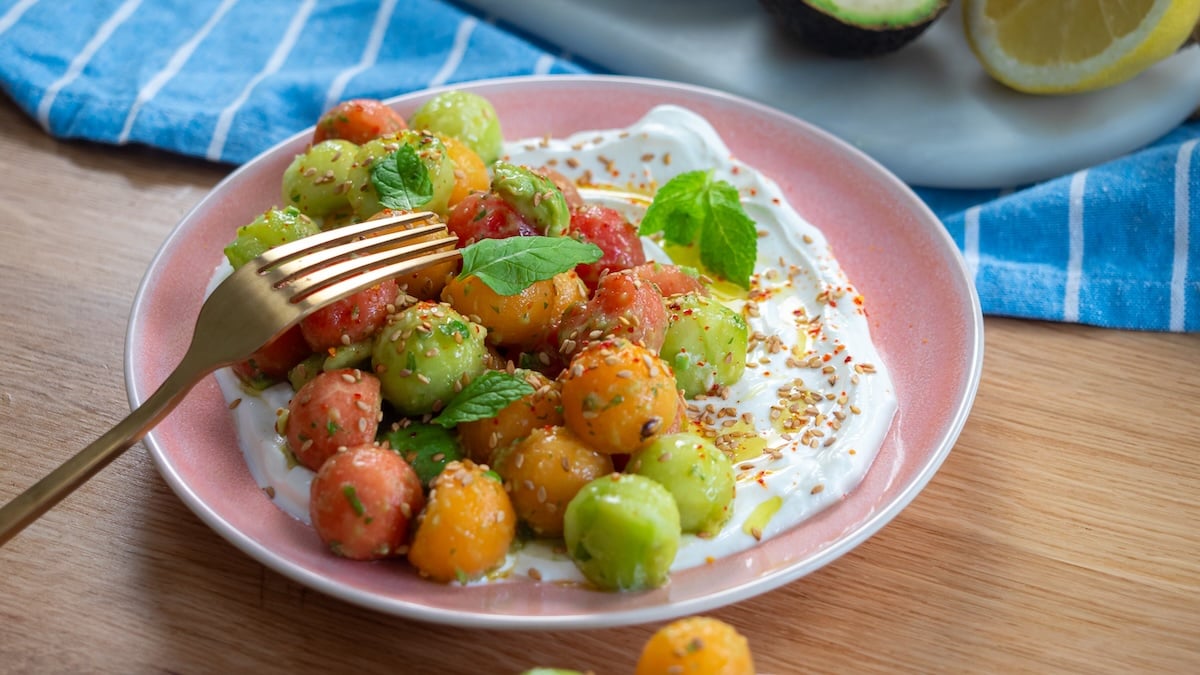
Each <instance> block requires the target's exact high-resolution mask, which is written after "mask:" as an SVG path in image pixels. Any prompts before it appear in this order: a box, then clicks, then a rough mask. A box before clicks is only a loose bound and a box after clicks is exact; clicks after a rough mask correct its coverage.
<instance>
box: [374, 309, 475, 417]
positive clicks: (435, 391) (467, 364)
mask: <svg viewBox="0 0 1200 675" xmlns="http://www.w3.org/2000/svg"><path fill="white" fill-rule="evenodd" d="M486 334H487V329H485V328H484V327H483V326H480V325H479V324H476V323H472V322H471V321H469V320H467V319H466V318H465V317H463V315H461V314H459V313H458V312H456V311H454V310H453V309H451V308H450V306H449V305H445V304H440V303H432V302H420V303H417V304H415V305H412V306H410V307H407V308H405V309H403V310H401V311H399V312H397V313H395V314H393V315H392V316H390V317H388V321H387V324H385V325H384V327H383V328H382V329H381V330H380V332H379V334H378V335H377V336H376V337H375V346H374V349H373V350H372V352H371V367H372V369H373V370H374V372H375V374H376V375H377V376H378V377H379V381H380V382H381V383H382V391H383V398H384V399H385V400H386V401H387V402H388V403H391V404H392V407H394V408H395V409H396V411H397V412H399V413H400V414H401V415H405V416H409V417H415V416H418V415H424V414H426V413H432V412H437V411H438V410H440V409H441V408H442V406H444V405H445V404H447V403H449V402H450V399H452V398H454V395H455V394H456V393H458V392H459V391H460V390H461V389H462V387H464V386H466V385H467V383H468V382H470V381H471V380H473V379H475V378H476V377H478V376H479V375H480V374H482V373H483V371H484V369H485V367H486V362H487V358H488V353H487V347H486V346H485V345H484V341H483V340H484V336H485V335H486Z"/></svg>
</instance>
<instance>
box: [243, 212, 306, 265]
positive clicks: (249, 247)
mask: <svg viewBox="0 0 1200 675" xmlns="http://www.w3.org/2000/svg"><path fill="white" fill-rule="evenodd" d="M320 231H321V229H320V228H319V227H317V224H316V223H314V222H313V221H312V219H311V218H309V217H308V216H306V215H304V214H303V213H300V210H299V209H297V208H296V207H294V206H288V207H285V208H282V209H277V208H270V209H267V210H266V211H264V212H263V213H262V214H260V215H259V216H258V217H257V218H255V219H254V220H252V221H251V222H249V223H247V224H245V225H242V226H241V227H239V228H238V229H237V237H236V238H235V239H234V240H233V241H232V242H230V243H229V245H228V246H226V247H225V258H226V259H228V260H229V264H230V265H233V267H234V268H235V269H236V268H238V267H241V266H242V265H245V264H246V263H248V262H250V261H251V260H253V259H254V258H255V257H257V256H260V255H262V254H263V253H265V252H266V251H267V249H271V248H275V247H276V246H279V245H280V244H286V243H288V242H291V241H296V240H297V239H303V238H304V237H307V236H310V235H313V234H317V233H318V232H320Z"/></svg>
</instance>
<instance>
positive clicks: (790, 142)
mask: <svg viewBox="0 0 1200 675" xmlns="http://www.w3.org/2000/svg"><path fill="white" fill-rule="evenodd" d="M448 88H454V89H463V90H471V91H474V92H477V93H479V94H481V95H483V96H485V97H487V98H488V99H489V100H491V101H492V103H493V104H494V105H495V107H496V109H497V111H498V112H499V115H500V119H501V122H502V123H503V125H504V131H505V135H506V137H508V138H526V137H536V136H542V135H544V134H550V135H553V136H565V135H567V134H570V133H573V132H576V131H582V130H586V129H604V128H615V127H624V126H627V125H629V124H631V123H633V122H635V121H636V120H637V119H638V118H640V117H641V116H642V115H643V114H645V113H646V112H648V111H649V110H650V109H651V108H652V107H654V106H655V105H658V104H663V103H674V104H677V105H681V106H684V107H687V108H690V109H692V110H694V111H695V112H697V113H699V114H700V115H702V116H703V117H705V118H706V119H708V121H709V122H710V123H711V124H712V125H713V126H714V127H715V128H716V130H717V131H718V132H719V133H720V135H721V137H722V138H723V139H724V141H725V142H726V144H727V145H728V146H729V148H730V149H731V150H732V151H733V153H734V155H735V156H737V157H738V158H739V159H741V160H742V161H744V162H746V163H748V164H750V165H751V166H754V167H756V168H758V169H759V170H761V171H763V172H764V173H765V174H766V175H768V176H770V177H771V178H773V179H774V180H775V181H776V182H778V183H779V185H780V187H781V188H782V189H783V191H784V193H785V194H786V195H787V198H788V199H789V200H790V201H791V203H792V204H793V206H794V207H795V208H796V210H797V211H799V212H800V214H801V215H802V216H803V217H804V218H806V219H807V220H808V221H809V222H812V223H813V224H814V225H816V226H817V227H819V228H820V229H821V230H823V231H824V232H825V234H826V235H827V237H828V239H829V241H830V242H831V243H832V244H833V247H834V251H835V253H836V254H837V256H838V258H839V260H840V261H841V263H842V265H843V267H844V268H845V270H846V273H847V275H848V276H849V277H850V279H851V280H852V281H853V282H854V283H855V284H856V285H857V286H858V288H859V289H860V290H861V291H862V292H863V293H864V295H865V296H866V297H867V299H868V302H869V305H868V307H869V308H870V319H871V330H872V336H873V338H874V340H875V341H876V344H877V345H878V347H879V350H880V352H881V354H882V356H883V358H884V360H885V361H886V363H887V364H888V367H889V368H890V370H891V373H892V377H893V380H894V385H895V388H896V392H897V396H898V398H899V412H898V413H897V416H896V419H895V421H894V422H893V424H892V428H891V431H890V433H889V434H888V437H887V439H886V441H885V444H884V446H883V448H882V450H881V451H880V453H879V455H878V457H877V458H876V460H875V463H874V465H873V466H872V468H871V469H870V471H869V472H868V473H867V476H866V478H865V479H864V481H863V483H862V484H861V485H860V486H859V488H858V489H857V490H855V491H854V492H852V493H851V494H850V495H849V496H848V497H847V498H846V499H845V500H843V501H841V502H839V503H838V504H836V505H835V506H833V507H831V508H829V509H827V510H825V511H824V512H822V513H821V514H819V515H818V516H816V517H815V518H813V519H811V520H809V521H807V522H805V523H803V524H801V525H799V526H797V527H795V528H794V529H792V530H789V531H788V532H786V533H784V534H782V535H780V536H778V537H775V538H774V539H771V540H768V541H766V542H763V543H762V544H760V545H758V546H757V547H755V548H753V549H751V550H750V551H748V552H747V553H745V554H741V555H735V556H730V557H728V558H725V559H722V560H717V561H716V562H714V563H712V564H710V565H705V566H701V567H699V568H694V569H690V570H686V571H683V572H679V573H677V574H675V575H673V577H672V579H671V582H670V583H669V584H668V585H667V586H665V587H664V588H661V589H657V590H654V591H648V592H642V593H623V594H616V593H603V592H598V591H590V590H585V589H582V588H578V587H573V586H567V585H559V584H550V583H545V584H542V583H535V582H532V581H524V582H523V581H514V582H509V583H496V584H488V585H479V586H471V587H461V586H458V585H450V586H443V585H439V584H435V583H432V582H429V581H426V580H422V579H420V578H418V577H417V575H416V574H415V573H413V572H412V570H411V568H409V567H408V566H407V565H406V564H405V563H403V562H389V563H359V562H349V561H345V560H341V559H338V558H336V557H334V556H332V555H330V554H329V553H328V552H327V551H326V550H325V549H324V548H323V547H322V546H321V545H320V543H319V541H318V540H317V538H316V535H315V534H314V533H313V532H312V531H311V530H310V529H309V528H308V526H306V525H304V524H302V523H300V522H299V521H296V520H295V519H293V518H292V517H291V516H289V515H287V514H285V513H284V512H283V511H282V510H280V509H279V508H277V507H276V506H275V505H274V504H272V502H271V500H270V499H268V498H267V496H266V495H264V494H263V492H262V490H260V489H259V487H258V486H257V485H256V484H255V482H254V480H253V479H252V477H251V475H250V472H249V470H248V469H247V468H246V465H245V462H244V460H243V458H242V454H241V451H240V450H239V447H238V442H237V438H236V437H235V433H234V428H233V424H232V420H231V419H230V414H229V412H228V410H227V407H226V404H225V401H224V400H223V398H222V396H221V392H220V390H219V389H218V387H217V384H216V382H215V380H214V379H213V378H207V379H206V380H205V381H203V382H202V383H201V384H200V385H199V386H198V387H196V389H194V390H193V391H192V392H191V394H190V395H189V396H188V398H187V399H186V400H185V401H184V403H183V404H182V405H181V406H180V407H179V408H178V409H177V410H176V411H175V412H173V413H172V414H171V415H170V416H169V417H167V419H166V420H165V421H164V422H163V423H162V424H160V425H159V426H158V428H157V429H155V431H154V432H153V433H152V434H151V435H150V436H149V437H148V438H147V440H146V444H147V446H148V447H149V449H150V452H151V454H152V455H153V457H154V460H155V462H156V464H157V466H158V468H159V471H160V472H161V473H162V475H163V477H164V478H165V479H166V481H167V483H168V484H170V486H171V487H172V488H173V489H174V490H175V492H176V493H177V494H178V495H179V497H180V498H181V499H182V500H183V501H184V502H185V503H186V504H187V505H188V507H190V508H191V509H192V510H193V511H194V512H195V513H196V514H197V515H198V516H200V518H201V519H203V520H204V521H205V522H206V523H208V525H209V526H211V527H212V528H213V529H215V530H216V531H217V532H218V533H220V534H221V535H222V536H224V537H225V538H226V539H228V540H229V541H230V542H232V543H233V544H234V545H235V546H237V547H238V548H240V549H241V550H242V551H244V552H246V553H247V554H249V555H250V556H252V557H253V558H255V559H256V560H258V561H260V562H261V563H262V564H264V565H266V566H268V567H270V568H272V569H274V570H276V571H278V572H279V573H281V574H283V575H285V576H287V577H290V578H291V579H294V580H295V581H297V582H299V583H301V584H304V585H306V586H309V587H311V588H315V589H317V590H319V591H322V592H324V593H328V594H330V595H333V596H336V597H338V598H341V599H343V600H346V601H348V602H352V603H355V604H358V605H362V606H365V607H370V608H372V609H376V610H379V611H381V612H386V613H389V614H395V615H399V616H405V617H409V618H413V619H420V620H423V621H432V622H438V623H447V624H457V625H462V626H474V627H487V628H515V629H551V628H553V629H563V628H597V627H604V626H615V625H625V624H636V623H645V622H651V621H663V620H669V619H673V618H676V617H680V616H685V615H691V614H697V613H700V612H704V611H706V610H710V609H713V608H716V607H720V606H722V605H727V604H729V603H733V602H738V601H741V600H745V599H747V598H750V597H753V596H755V595H758V594H760V593H764V592H766V591H769V590H772V589H774V588H777V587H779V586H782V585H783V584H786V583H788V582H791V581H794V580H796V579H799V578H800V577H802V576H804V575H806V574H808V573H810V572H812V571H814V570H816V569H818V568H820V567H821V566H823V565H826V564H828V563H830V562H832V561H833V560H835V559H836V558H837V557H838V556H840V555H842V554H844V553H846V552H847V551H849V550H850V549H851V548H853V547H855V546H857V545H858V544H860V543H862V542H863V541H864V540H865V539H866V538H867V537H869V536H871V535H872V534H874V533H875V532H876V531H878V530H879V528H881V527H883V525H884V524H886V523H887V522H888V521H890V520H891V519H892V518H894V517H895V516H896V514H898V513H899V512H900V510H901V509H903V508H904V507H905V506H906V505H908V503H909V502H910V501H912V499H913V498H914V497H915V496H916V495H917V493H918V492H920V490H921V489H922V488H923V487H924V486H925V484H926V483H927V482H928V481H929V480H930V478H932V477H933V474H934V473H935V472H936V471H937V469H938V467H939V466H940V465H941V463H942V461H943V460H944V459H945V458H946V455H947V454H948V453H949V452H950V448H951V447H952V446H953V445H954V442H955V440H956V439H957V437H958V434H959V432H960V431H961V430H962V427H963V424H964V422H965V421H966V418H967V414H968V412H969V410H970V408H971V404H972V402H973V400H974V397H975V391H976V388H977V386H978V382H979V376H980V369H981V366H982V360H983V319H982V315H981V313H980V309H979V301H978V298H977V297H976V295H975V291H974V289H973V288H972V286H971V284H970V283H969V281H968V279H967V276H966V274H965V271H964V267H963V264H962V261H961V258H960V257H959V254H958V251H957V249H956V248H955V246H954V244H953V242H952V241H951V239H950V237H949V236H948V235H947V233H946V231H945V229H944V228H943V227H942V225H941V223H939V222H938V220H937V218H936V217H935V216H934V215H933V213H931V212H930V211H929V209H928V208H926V207H925V205H924V204H923V203H922V202H921V201H920V200H919V199H918V198H917V197H916V196H915V195H914V194H913V193H912V192H911V191H910V190H909V189H908V188H907V187H906V186H905V185H904V184H903V183H901V182H900V181H899V180H897V179H896V178H895V177H894V176H892V175H891V174H889V173H888V172H887V171H886V170H885V169H883V168H882V167H881V166H880V165H879V164H877V163H876V162H875V161H873V160H871V159H870V158H868V157H867V156H865V155H863V154H862V153H860V152H859V151H858V150H856V149H854V148H853V147H851V146H850V145H848V144H846V143H844V142H842V141H840V140H838V139H836V138H833V137H831V136H829V135H828V134H826V133H824V132H822V131H820V130H818V129H816V128H814V127H812V126H810V125H808V124H806V123H804V122H802V121H800V120H798V119H796V118H794V117H791V116H789V115H786V114H784V113H781V112H779V111H777V110H774V109H771V108H767V107H765V106H762V105H759V104H756V103H752V102H750V101H747V100H745V99H742V98H738V97H735V96H731V95H729V94H724V93H720V92H716V91H712V90H707V89H701V88H697V87H693V86H687V85H681V84H674V83H667V82H660V81H654V80H645V79H635V78H624V77H593V76H569V77H568V76H549V77H525V78H511V79H503V80H490V81H484V82H477V83H472V84H459V85H454V86H453V87H448ZM440 91H442V89H434V90H429V91H424V92H420V93H415V94H410V95H406V96H402V97H400V98H397V99H395V100H394V101H393V102H392V103H393V104H394V106H395V108H396V109H398V110H399V111H400V112H401V113H403V114H405V116H406V117H407V115H408V114H409V113H411V112H412V111H413V110H414V109H415V108H416V107H417V106H418V105H419V104H420V103H421V102H423V101H424V100H426V99H428V98H429V97H431V96H433V95H434V94H436V93H438V92H440ZM309 135H310V132H304V133H301V134H298V135H296V136H294V137H292V138H291V139H289V140H287V141H285V142H283V143H281V144H280V145H278V146H276V147H274V148H272V149H271V150H269V151H267V152H266V153H264V154H262V155H261V156H259V157H258V158H256V159H255V160H253V161H251V162H249V163H248V164H246V165H245V166H243V167H241V168H240V169H238V170H237V171H235V172H234V173H233V174H231V175H230V176H229V177H228V178H226V179H225V180H224V181H222V182H221V183H220V184H219V185H217V187H216V188H215V189H214V190H213V191H212V193H210V194H209V195H208V196H207V197H206V198H205V199H204V200H203V201H201V202H200V204H199V205H197V206H196V208H195V209H194V210H193V211H192V212H191V213H190V214H188V216H187V217H186V218H184V219H183V221H182V222H181V223H179V225H178V226H177V227H176V228H175V230H174V231H173V232H172V233H171V235H170V236H169V237H168V238H167V240H166V242H165V243H164V244H163V246H162V248H161V249H160V250H159V252H158V254H157V255H156V256H155V259H154V261H153V263H152V264H151V266H150V269H149V271H148V272H147V274H146V276H145V278H144V279H143V281H142V284H141V288H140V289H139V290H138V294H137V298H136V299H135V301H134V306H133V314H132V318H131V319H130V323H129V333H128V337H127V340H126V348H125V356H126V361H125V376H126V381H127V383H128V387H129V392H130V393H129V396H130V400H131V403H132V404H133V405H138V404H140V403H141V402H142V401H144V400H145V399H146V398H147V396H149V394H150V393H151V392H152V391H153V390H154V388H155V387H157V386H158V385H159V384H160V383H161V382H162V381H163V380H164V379H166V376H167V374H168V373H169V372H170V370H171V369H172V368H174V366H175V365H176V364H177V363H178V361H179V359H180V358H181V357H182V355H183V352H184V350H185V348H186V346H187V342H188V340H189V339H190V337H191V329H192V325H193V321H194V318H195V316H196V315H197V313H198V312H199V308H200V304H201V302H202V300H203V298H204V292H205V286H206V284H207V282H208V279H209V278H210V276H211V274H212V271H213V269H214V268H215V267H216V265H217V263H218V262H219V261H220V257H221V250H222V248H223V247H224V246H225V244H226V243H228V242H229V241H230V240H231V239H232V238H233V235H234V229H235V227H236V226H238V225H241V224H245V223H247V222H250V220H252V219H253V218H254V217H255V216H256V215H258V214H259V213H261V212H262V211H263V210H264V209H266V208H267V207H269V206H271V205H272V204H274V203H275V202H276V200H277V199H278V197H277V195H278V194H279V180H280V176H281V175H282V174H283V171H284V168H285V167H286V166H287V165H288V163H289V162H290V161H291V159H292V157H293V156H295V155H296V154H297V153H299V152H301V151H302V150H303V148H304V147H305V145H306V144H307V142H308V139H309Z"/></svg>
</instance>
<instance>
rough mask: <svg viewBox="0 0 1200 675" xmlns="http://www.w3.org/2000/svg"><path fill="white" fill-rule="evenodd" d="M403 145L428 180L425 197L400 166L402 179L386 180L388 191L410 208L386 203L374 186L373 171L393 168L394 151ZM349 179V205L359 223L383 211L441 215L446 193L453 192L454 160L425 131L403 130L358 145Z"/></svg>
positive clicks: (444, 147)
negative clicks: (392, 192)
mask: <svg viewBox="0 0 1200 675" xmlns="http://www.w3.org/2000/svg"><path fill="white" fill-rule="evenodd" d="M405 145H406V146H408V147H410V148H412V150H413V151H414V152H415V153H416V156H417V157H418V158H419V159H420V164H421V166H422V167H424V174H425V176H426V177H427V178H428V181H429V185H428V190H429V191H428V194H425V193H424V192H423V190H422V189H419V188H418V187H417V185H416V184H415V183H416V181H414V180H413V179H412V177H411V176H409V175H408V174H407V171H406V168H405V167H403V166H401V167H400V168H399V169H398V171H399V173H400V174H402V175H404V176H405V178H404V180H401V181H396V180H392V181H390V182H391V185H392V187H391V188H390V189H391V190H392V191H394V192H395V193H396V195H397V197H398V198H402V199H406V200H407V201H411V202H412V208H405V207H404V206H401V205H398V204H396V203H394V202H389V198H388V196H387V195H381V194H380V192H379V189H378V188H377V186H376V180H377V179H378V178H379V176H378V175H377V172H378V171H379V170H380V169H381V166H382V165H384V164H387V165H388V168H390V169H396V161H397V158H396V152H397V151H398V150H400V147H401V146H405ZM350 180H351V183H352V187H351V188H350V205H351V206H352V207H353V208H354V213H355V215H356V216H358V218H360V219H362V220H366V219H367V218H370V217H371V216H373V215H375V214H376V213H379V212H380V211H382V210H383V209H384V208H393V209H400V210H409V211H426V210H427V211H433V212H434V213H437V214H438V215H441V216H445V215H446V213H447V210H448V204H449V203H450V193H451V192H453V191H454V160H452V159H450V153H449V152H447V151H446V144H445V143H442V141H441V139H440V138H438V137H437V136H434V135H433V134H432V133H430V132H427V131H416V130H413V129H406V130H404V131H399V132H396V133H394V134H391V135H389V136H382V137H380V138H376V139H374V140H372V141H368V142H367V143H365V144H363V145H362V146H360V147H359V149H358V154H357V155H356V156H355V165H354V169H353V171H352V172H351V176H350Z"/></svg>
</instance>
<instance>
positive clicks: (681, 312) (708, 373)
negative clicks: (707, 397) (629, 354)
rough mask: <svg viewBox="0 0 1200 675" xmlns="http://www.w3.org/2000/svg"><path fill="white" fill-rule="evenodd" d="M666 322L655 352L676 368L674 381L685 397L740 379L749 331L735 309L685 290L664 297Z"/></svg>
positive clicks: (743, 367) (744, 364)
mask: <svg viewBox="0 0 1200 675" xmlns="http://www.w3.org/2000/svg"><path fill="white" fill-rule="evenodd" d="M667 321H668V323H667V332H666V336H665V337H664V338H663V345H662V348H660V349H659V351H658V355H659V356H660V357H662V359H663V360H664V361H666V362H667V363H669V364H671V368H673V369H674V370H675V383H676V384H678V385H679V388H680V389H682V390H683V394H684V396H687V397H688V398H692V397H695V396H698V395H700V394H704V393H707V392H708V391H710V390H711V389H712V388H713V387H715V386H725V385H731V384H734V383H735V382H737V381H738V380H740V379H741V377H742V373H743V372H745V370H746V348H747V346H748V345H749V342H750V330H749V328H748V327H747V326H746V321H745V320H744V319H742V317H741V316H740V315H739V314H738V313H737V312H735V311H733V310H732V309H730V308H728V307H726V306H725V305H723V304H721V303H720V302H718V301H716V300H713V299H712V298H707V297H704V296H702V295H697V294H695V293H688V294H686V295H677V296H674V297H671V298H668V299H667Z"/></svg>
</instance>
